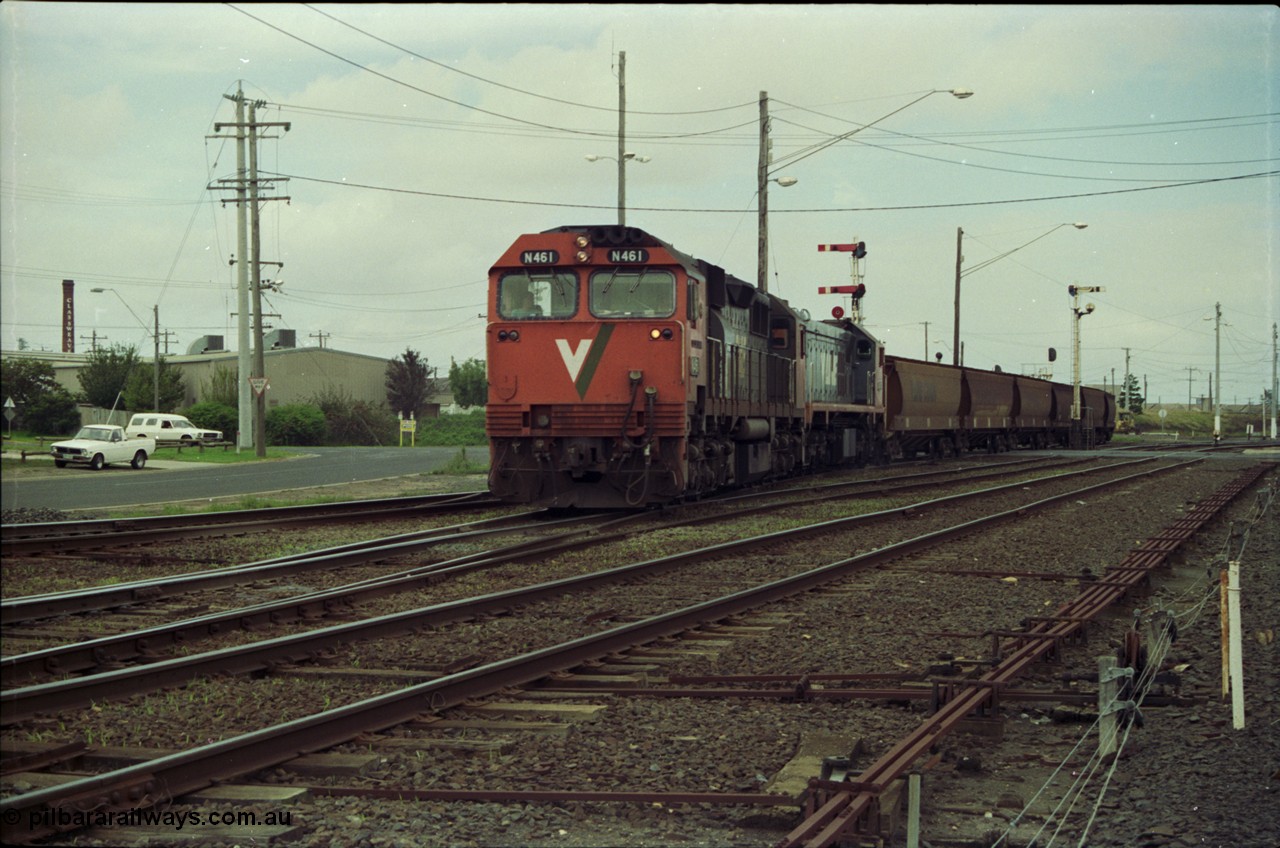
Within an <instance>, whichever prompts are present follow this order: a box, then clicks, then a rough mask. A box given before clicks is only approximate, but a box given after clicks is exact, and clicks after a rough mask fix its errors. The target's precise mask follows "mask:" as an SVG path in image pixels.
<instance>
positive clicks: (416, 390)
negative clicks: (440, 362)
mask: <svg viewBox="0 0 1280 848" xmlns="http://www.w3.org/2000/svg"><path fill="white" fill-rule="evenodd" d="M432 374H433V369H432V368H430V367H428V365H427V360H425V359H423V358H422V354H420V353H418V352H417V351H416V350H414V349H413V348H405V350H404V353H403V354H401V355H400V356H397V357H396V358H395V359H393V360H391V361H390V362H388V363H387V381H386V386H387V405H388V406H390V407H391V411H392V412H394V413H396V414H398V415H400V416H402V417H404V418H408V417H409V416H410V415H412V416H413V417H414V418H417V417H419V416H420V415H421V413H422V410H423V407H425V406H426V405H427V398H428V397H429V396H430V395H431V393H432V392H434V391H435V379H434V378H433V376H432Z"/></svg>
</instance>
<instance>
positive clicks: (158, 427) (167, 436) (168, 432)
mask: <svg viewBox="0 0 1280 848" xmlns="http://www.w3.org/2000/svg"><path fill="white" fill-rule="evenodd" d="M125 432H126V433H127V434H128V435H129V436H149V437H151V438H153V439H158V440H160V441H173V442H205V443H209V442H220V441H222V431H221V430H206V429H204V428H203V427H197V426H196V425H194V424H192V423H191V422H190V421H188V420H187V419H186V418H184V417H182V416H181V415H170V414H167V413H163V412H139V413H138V414H137V415H134V416H133V418H131V419H129V426H128V427H126V428H125Z"/></svg>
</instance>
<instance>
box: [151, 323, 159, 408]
mask: <svg viewBox="0 0 1280 848" xmlns="http://www.w3.org/2000/svg"><path fill="white" fill-rule="evenodd" d="M151 310H152V312H153V313H154V314H155V319H156V331H155V332H154V333H153V334H152V336H153V337H154V338H155V341H156V348H155V359H154V360H152V362H153V363H154V365H155V367H154V368H152V369H151V377H152V388H153V389H154V392H155V397H154V400H155V406H153V407H151V408H152V409H154V410H155V411H156V412H159V411H160V304H158V303H157V304H155V305H154V306H153V307H151Z"/></svg>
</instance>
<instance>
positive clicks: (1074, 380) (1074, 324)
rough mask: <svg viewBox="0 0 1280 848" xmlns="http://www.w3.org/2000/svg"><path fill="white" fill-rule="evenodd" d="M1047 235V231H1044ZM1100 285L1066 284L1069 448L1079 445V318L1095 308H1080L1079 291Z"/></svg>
mask: <svg viewBox="0 0 1280 848" xmlns="http://www.w3.org/2000/svg"><path fill="white" fill-rule="evenodd" d="M1046 235H1047V233H1046ZM1103 291H1106V289H1105V288H1104V287H1102V286H1067V292H1068V294H1070V295H1071V297H1072V298H1074V301H1073V303H1072V306H1071V312H1072V314H1073V315H1074V316H1075V318H1074V319H1073V320H1072V321H1071V448H1072V450H1076V449H1078V448H1079V447H1080V436H1081V432H1080V319H1081V318H1083V317H1084V316H1086V315H1088V314H1090V313H1091V312H1093V310H1094V309H1095V308H1096V307H1095V306H1094V305H1093V304H1092V303H1086V304H1085V306H1084V309H1081V308H1080V293H1081V292H1084V293H1086V294H1089V293H1092V292H1103Z"/></svg>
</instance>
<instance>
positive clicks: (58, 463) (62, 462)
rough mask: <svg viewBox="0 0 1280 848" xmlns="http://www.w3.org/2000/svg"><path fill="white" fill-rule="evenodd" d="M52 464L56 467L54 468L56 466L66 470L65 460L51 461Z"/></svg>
mask: <svg viewBox="0 0 1280 848" xmlns="http://www.w3.org/2000/svg"><path fill="white" fill-rule="evenodd" d="M53 464H54V465H56V466H58V467H59V468H66V467H67V461H66V460H65V459H55V460H54V461H53Z"/></svg>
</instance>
